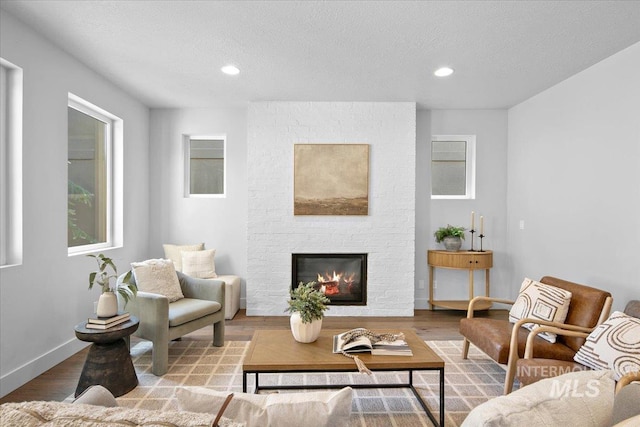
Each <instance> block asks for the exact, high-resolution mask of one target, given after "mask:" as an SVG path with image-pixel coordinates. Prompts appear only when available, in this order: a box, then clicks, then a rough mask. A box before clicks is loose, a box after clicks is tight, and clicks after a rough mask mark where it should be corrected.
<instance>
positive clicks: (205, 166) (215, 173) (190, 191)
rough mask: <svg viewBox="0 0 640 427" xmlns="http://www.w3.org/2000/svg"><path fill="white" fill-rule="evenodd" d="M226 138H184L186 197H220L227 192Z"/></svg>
mask: <svg viewBox="0 0 640 427" xmlns="http://www.w3.org/2000/svg"><path fill="white" fill-rule="evenodd" d="M225 145H226V136H194V135H185V136H184V146H185V197H220V196H224V195H225V193H226V191H225V189H226V179H225V173H226V167H225V163H226V160H225Z"/></svg>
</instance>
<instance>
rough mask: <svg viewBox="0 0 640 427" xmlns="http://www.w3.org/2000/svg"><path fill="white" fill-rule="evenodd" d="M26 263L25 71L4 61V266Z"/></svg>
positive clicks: (0, 261)
mask: <svg viewBox="0 0 640 427" xmlns="http://www.w3.org/2000/svg"><path fill="white" fill-rule="evenodd" d="M21 263H22V69H21V68H20V67H17V66H15V65H14V64H12V63H10V62H9V61H6V60H4V59H2V58H0V266H9V265H16V264H21Z"/></svg>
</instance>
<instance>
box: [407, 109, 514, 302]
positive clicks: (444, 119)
mask: <svg viewBox="0 0 640 427" xmlns="http://www.w3.org/2000/svg"><path fill="white" fill-rule="evenodd" d="M417 128H418V132H417V141H416V147H417V159H416V163H417V167H416V196H415V197H416V230H417V233H416V254H415V263H416V291H415V293H416V308H428V307H429V305H428V303H427V301H428V296H429V290H428V283H429V270H428V266H427V250H428V249H443V246H442V244H438V243H436V241H435V238H434V237H433V233H434V232H435V231H436V230H437V229H438V228H439V227H443V226H446V225H447V224H452V225H457V226H462V227H465V228H467V229H469V228H470V225H471V224H470V222H471V211H475V212H476V226H477V225H478V223H479V218H480V215H483V216H484V225H485V232H484V234H485V235H486V237H485V238H484V241H483V249H490V250H492V251H493V252H494V254H493V265H494V267H493V268H492V269H491V295H492V296H495V297H506V296H508V295H509V287H510V283H509V279H510V277H509V274H508V273H509V264H510V256H509V254H508V253H507V251H506V245H507V242H506V215H507V208H506V203H505V202H506V191H507V180H506V176H507V168H506V162H507V111H506V110H432V111H418V126H417ZM432 135H476V198H475V199H473V200H444V199H436V200H431V196H430V194H431V172H430V171H431V136H432ZM465 236H466V237H465V240H464V241H463V246H462V248H463V249H469V248H470V245H471V239H470V233H468V232H467V233H466V235H465ZM477 236H478V234H476V235H475V238H474V248H475V249H479V248H480V243H479V240H478V237H477ZM435 280H436V282H437V283H436V284H437V289H435V291H434V293H435V297H436V299H441V300H451V299H467V298H468V296H469V286H468V283H469V274H468V273H467V272H466V271H452V270H444V269H436V277H435ZM474 282H475V285H476V286H475V290H476V295H483V294H484V271H478V272H476V273H475V276H474Z"/></svg>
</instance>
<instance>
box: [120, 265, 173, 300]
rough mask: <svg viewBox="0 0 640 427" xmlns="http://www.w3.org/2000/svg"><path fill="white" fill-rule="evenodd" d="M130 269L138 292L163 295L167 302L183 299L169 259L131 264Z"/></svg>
mask: <svg viewBox="0 0 640 427" xmlns="http://www.w3.org/2000/svg"><path fill="white" fill-rule="evenodd" d="M131 268H132V269H133V275H134V277H135V279H136V284H137V285H138V290H141V291H143V292H149V293H152V294H160V295H164V296H165V297H167V298H168V299H169V302H174V301H178V300H179V299H182V298H184V295H183V294H182V288H181V287H180V281H179V280H178V275H177V274H176V269H175V268H174V266H173V261H171V260H170V259H149V260H146V261H142V262H132V263H131Z"/></svg>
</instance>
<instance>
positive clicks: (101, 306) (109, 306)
mask: <svg viewBox="0 0 640 427" xmlns="http://www.w3.org/2000/svg"><path fill="white" fill-rule="evenodd" d="M96 314H97V315H98V317H111V316H115V315H116V314H118V298H117V297H116V294H115V293H114V292H103V293H102V294H101V295H100V298H98V307H97V308H96Z"/></svg>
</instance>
